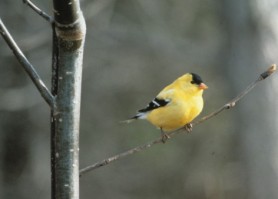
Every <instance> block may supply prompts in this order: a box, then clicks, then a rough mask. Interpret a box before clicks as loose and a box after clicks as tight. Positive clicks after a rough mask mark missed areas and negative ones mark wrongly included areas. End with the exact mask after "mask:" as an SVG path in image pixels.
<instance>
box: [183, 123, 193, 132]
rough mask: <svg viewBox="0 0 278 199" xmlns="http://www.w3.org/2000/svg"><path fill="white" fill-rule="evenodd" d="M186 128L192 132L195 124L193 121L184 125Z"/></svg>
mask: <svg viewBox="0 0 278 199" xmlns="http://www.w3.org/2000/svg"><path fill="white" fill-rule="evenodd" d="M184 128H185V130H186V131H187V133H191V131H192V130H193V125H192V124H191V123H188V124H186V125H185V126H184Z"/></svg>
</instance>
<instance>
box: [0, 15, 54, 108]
mask: <svg viewBox="0 0 278 199" xmlns="http://www.w3.org/2000/svg"><path fill="white" fill-rule="evenodd" d="M0 34H1V35H2V37H3V38H4V40H5V41H6V43H7V44H8V46H9V47H10V49H11V50H12V51H13V53H14V55H15V56H16V58H17V60H18V61H19V63H20V64H21V65H22V67H23V68H24V70H25V71H26V72H27V74H28V75H29V77H30V78H31V79H32V81H33V83H34V84H35V86H36V87H37V89H38V90H39V92H40V94H41V95H42V97H43V98H44V99H45V101H46V102H47V103H48V104H49V105H50V106H51V107H52V108H53V107H54V103H55V98H54V97H53V95H52V94H51V93H50V92H49V90H48V88H47V87H46V85H45V84H44V82H43V81H42V79H41V77H40V76H39V75H38V73H37V72H36V70H35V69H34V67H33V66H32V64H31V63H30V62H29V61H28V59H27V58H26V57H25V55H24V54H23V53H22V51H21V50H20V48H19V47H18V46H17V44H16V43H15V41H14V39H13V38H12V36H11V34H10V33H9V31H8V30H7V28H6V27H5V25H4V23H3V22H2V20H1V18H0Z"/></svg>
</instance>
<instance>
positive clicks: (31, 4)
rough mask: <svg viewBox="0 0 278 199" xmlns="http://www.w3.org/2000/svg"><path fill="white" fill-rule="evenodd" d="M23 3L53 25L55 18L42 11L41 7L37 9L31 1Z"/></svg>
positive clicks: (26, 0)
mask: <svg viewBox="0 0 278 199" xmlns="http://www.w3.org/2000/svg"><path fill="white" fill-rule="evenodd" d="M23 3H25V4H26V5H28V6H29V7H30V8H31V9H32V10H34V11H35V12H36V13H38V14H39V15H40V16H41V17H42V18H44V19H45V20H46V21H48V22H50V23H53V22H54V20H53V17H51V16H50V15H48V14H47V13H46V12H44V11H42V10H41V9H40V8H39V7H37V6H36V5H35V4H34V3H33V2H32V1H30V0H23Z"/></svg>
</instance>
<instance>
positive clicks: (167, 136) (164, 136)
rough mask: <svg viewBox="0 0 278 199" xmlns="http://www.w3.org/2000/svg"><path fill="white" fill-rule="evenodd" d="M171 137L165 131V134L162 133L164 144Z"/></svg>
mask: <svg viewBox="0 0 278 199" xmlns="http://www.w3.org/2000/svg"><path fill="white" fill-rule="evenodd" d="M170 138H171V137H170V136H169V135H167V134H166V133H164V134H163V135H161V141H162V142H163V144H165V143H166V141H167V140H168V139H170Z"/></svg>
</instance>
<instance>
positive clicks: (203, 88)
mask: <svg viewBox="0 0 278 199" xmlns="http://www.w3.org/2000/svg"><path fill="white" fill-rule="evenodd" d="M199 89H202V90H206V89H208V86H207V85H205V84H204V83H201V84H200V85H199Z"/></svg>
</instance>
